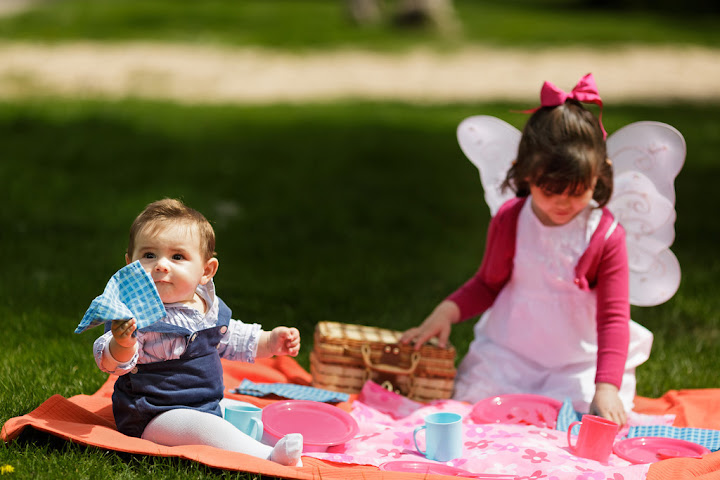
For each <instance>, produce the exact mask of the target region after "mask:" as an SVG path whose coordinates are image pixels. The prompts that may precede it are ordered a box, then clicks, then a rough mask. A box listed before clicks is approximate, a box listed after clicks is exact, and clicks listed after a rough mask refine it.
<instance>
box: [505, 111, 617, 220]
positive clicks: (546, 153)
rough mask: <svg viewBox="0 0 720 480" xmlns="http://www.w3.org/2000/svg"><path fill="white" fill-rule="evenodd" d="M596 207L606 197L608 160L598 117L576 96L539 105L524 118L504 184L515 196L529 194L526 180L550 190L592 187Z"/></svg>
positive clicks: (609, 181)
mask: <svg viewBox="0 0 720 480" xmlns="http://www.w3.org/2000/svg"><path fill="white" fill-rule="evenodd" d="M595 177H597V183H596V185H595V191H594V193H593V199H594V200H595V201H596V202H597V203H598V205H599V206H601V207H602V206H604V205H605V204H607V202H608V200H610V196H611V195H612V190H613V172H612V164H611V163H610V162H609V161H608V159H607V148H606V146H605V139H604V138H603V130H602V127H601V126H600V122H599V120H598V119H597V118H596V117H595V115H594V114H593V113H592V112H590V111H589V110H587V109H585V107H583V106H582V105H581V104H580V103H579V102H577V101H575V100H567V101H565V103H563V104H562V105H558V106H555V107H541V108H540V109H538V110H537V111H536V112H535V113H533V115H532V116H531V117H530V119H528V121H527V123H526V124H525V128H524V129H523V132H522V138H521V139H520V146H519V147H518V154H517V158H516V160H515V162H514V163H513V165H512V167H511V168H510V170H509V171H508V173H507V176H506V178H505V181H504V182H503V185H502V188H503V189H506V188H510V189H511V190H513V191H514V192H515V194H516V195H517V196H518V197H527V196H528V195H529V194H530V185H531V184H532V185H535V186H537V187H539V188H541V189H543V190H545V191H546V192H548V193H554V194H561V193H563V192H566V191H567V192H570V193H571V194H572V193H581V192H584V191H586V190H587V189H589V188H592V186H593V185H592V182H593V179H594V178H595Z"/></svg>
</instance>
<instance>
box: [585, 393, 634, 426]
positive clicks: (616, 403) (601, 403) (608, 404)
mask: <svg viewBox="0 0 720 480" xmlns="http://www.w3.org/2000/svg"><path fill="white" fill-rule="evenodd" d="M590 413H591V414H592V415H598V416H600V417H603V418H607V419H608V420H612V421H613V422H615V423H617V424H618V425H620V426H622V425H625V422H627V414H626V413H625V406H624V405H623V403H622V401H621V400H620V395H619V394H618V388H617V387H616V386H615V385H613V384H611V383H598V384H597V385H595V397H594V398H593V401H592V403H591V404H590Z"/></svg>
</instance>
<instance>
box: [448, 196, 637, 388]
mask: <svg viewBox="0 0 720 480" xmlns="http://www.w3.org/2000/svg"><path fill="white" fill-rule="evenodd" d="M526 200H527V198H514V199H512V200H509V201H508V202H506V203H505V204H504V205H503V206H502V207H500V209H499V210H498V212H497V214H496V215H495V216H494V217H493V218H492V220H491V222H490V227H489V229H488V234H487V240H486V244H485V254H484V257H483V260H482V263H481V265H480V268H479V269H478V271H477V273H476V274H475V275H474V276H473V277H472V278H470V279H469V280H468V281H467V282H465V284H464V285H462V286H461V287H460V288H459V289H458V290H456V291H455V292H453V293H452V294H451V295H450V296H449V297H448V298H447V299H448V300H451V301H453V302H455V304H457V306H458V307H459V308H460V314H461V320H467V319H469V318H472V317H475V316H477V315H480V314H481V313H483V312H484V311H485V310H487V309H488V308H489V307H490V306H491V305H492V304H493V302H494V301H495V298H496V297H497V295H498V294H499V293H500V291H501V290H502V288H503V287H504V286H505V284H506V283H507V282H508V281H509V280H510V277H511V275H512V271H513V264H514V257H515V237H516V234H517V222H518V216H519V215H520V211H521V210H522V207H523V205H524V203H525V201H526ZM575 284H576V285H577V287H578V288H580V289H583V290H590V289H594V290H595V292H596V298H597V317H596V322H597V342H598V353H597V372H596V375H595V383H601V382H602V383H611V384H613V385H615V386H617V387H618V388H620V385H621V383H622V376H623V373H624V371H625V362H626V360H627V355H628V345H629V341H630V328H629V321H630V300H629V267H628V258H627V247H626V244H625V230H624V229H623V228H622V226H620V225H619V224H618V223H617V222H616V221H615V219H614V218H613V216H612V214H611V213H610V211H609V210H607V209H606V208H603V215H602V217H601V219H600V223H599V225H598V227H597V229H596V230H595V232H594V233H593V235H592V237H591V239H590V242H589V245H588V247H587V249H586V250H585V253H583V255H582V256H581V257H580V260H579V261H578V263H577V265H576V266H575Z"/></svg>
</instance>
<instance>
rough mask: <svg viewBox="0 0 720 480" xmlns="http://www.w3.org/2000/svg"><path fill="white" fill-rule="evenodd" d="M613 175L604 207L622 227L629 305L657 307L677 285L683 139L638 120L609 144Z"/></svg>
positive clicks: (663, 126) (662, 127)
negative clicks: (678, 190)
mask: <svg viewBox="0 0 720 480" xmlns="http://www.w3.org/2000/svg"><path fill="white" fill-rule="evenodd" d="M607 149H608V157H610V159H611V160H612V162H613V170H614V173H615V179H614V188H613V195H612V198H611V199H610V201H609V202H608V205H607V206H608V209H610V211H611V212H612V213H613V215H614V216H615V218H616V219H617V220H618V221H619V223H620V224H621V225H622V226H623V227H624V228H625V232H626V241H627V251H628V263H629V266H630V303H631V304H633V305H638V306H653V305H659V304H661V303H663V302H665V301H667V300H669V299H670V298H671V297H672V296H673V295H674V294H675V292H676V291H677V289H678V287H679V285H680V264H679V262H678V260H677V258H676V257H675V255H674V254H673V253H672V252H671V251H670V245H672V243H673V241H674V239H675V218H676V214H675V187H674V181H675V177H676V176H677V174H678V173H679V172H680V169H681V168H682V166H683V163H684V161H685V152H686V148H685V140H684V138H683V136H682V135H681V134H680V132H678V131H677V130H676V129H674V128H673V127H671V126H670V125H667V124H664V123H660V122H636V123H632V124H630V125H627V126H625V127H623V128H621V129H620V130H618V131H617V132H615V133H613V134H612V135H611V136H610V137H609V138H608V140H607Z"/></svg>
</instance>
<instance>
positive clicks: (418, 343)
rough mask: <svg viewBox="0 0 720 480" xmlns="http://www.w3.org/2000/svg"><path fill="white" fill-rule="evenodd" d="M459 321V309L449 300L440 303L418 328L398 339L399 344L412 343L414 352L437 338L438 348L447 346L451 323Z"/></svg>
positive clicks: (410, 330)
mask: <svg viewBox="0 0 720 480" xmlns="http://www.w3.org/2000/svg"><path fill="white" fill-rule="evenodd" d="M459 320H460V309H459V308H458V306H457V305H456V304H455V302H451V301H449V300H445V301H444V302H442V303H440V305H438V306H437V307H435V310H433V311H432V313H431V314H430V315H429V316H428V317H427V318H426V319H425V321H424V322H423V323H422V324H420V326H419V327H415V328H411V329H409V330H407V331H405V333H403V335H402V337H400V342H401V343H405V344H407V343H412V344H414V345H415V350H419V349H420V347H422V346H423V344H424V343H425V342H427V341H428V340H430V339H431V338H433V337H437V339H438V344H439V345H440V348H445V347H446V346H447V342H448V338H450V330H451V329H452V325H453V323H457V322H458V321H459Z"/></svg>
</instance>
